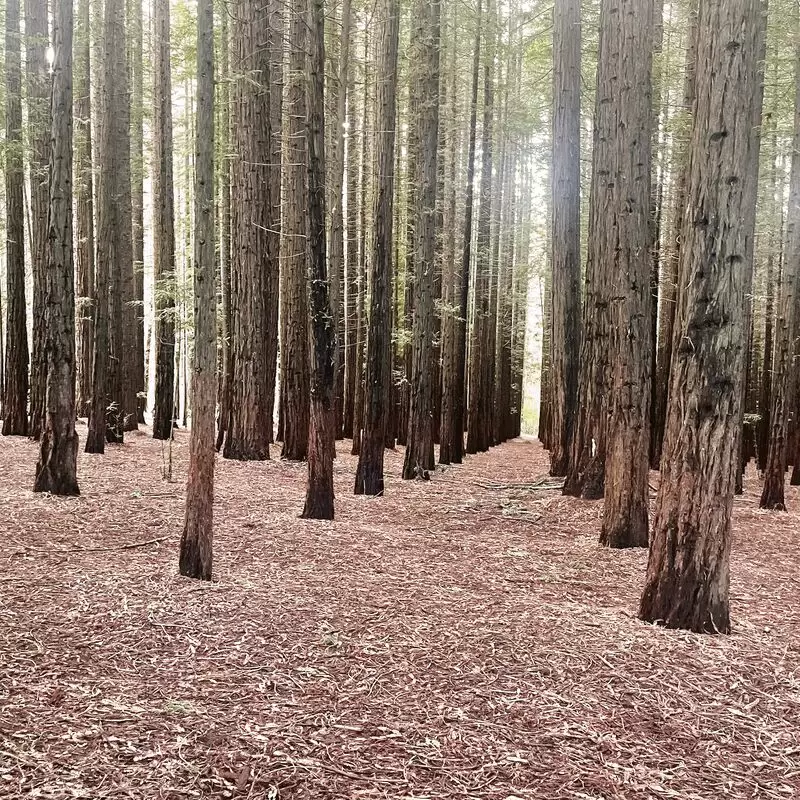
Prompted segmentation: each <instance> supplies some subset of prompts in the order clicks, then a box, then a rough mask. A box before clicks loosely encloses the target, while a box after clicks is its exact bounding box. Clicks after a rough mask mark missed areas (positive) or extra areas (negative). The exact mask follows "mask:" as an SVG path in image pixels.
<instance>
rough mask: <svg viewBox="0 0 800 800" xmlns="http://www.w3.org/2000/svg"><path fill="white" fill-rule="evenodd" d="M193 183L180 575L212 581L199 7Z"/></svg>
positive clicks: (210, 82)
mask: <svg viewBox="0 0 800 800" xmlns="http://www.w3.org/2000/svg"><path fill="white" fill-rule="evenodd" d="M196 125H197V127H196V131H195V178H194V210H195V223H194V224H195V232H194V233H195V235H194V325H195V338H194V358H193V364H192V430H191V433H190V438H189V478H188V480H187V483H186V515H185V518H184V525H183V536H182V537H181V551H180V560H179V568H180V573H181V575H188V576H189V577H190V578H201V579H203V580H211V570H212V540H213V532H214V414H215V410H216V409H215V405H216V397H215V395H216V375H215V373H216V360H217V297H216V290H215V287H214V271H215V263H214V259H215V256H214V6H213V0H199V2H198V4H197V121H196Z"/></svg>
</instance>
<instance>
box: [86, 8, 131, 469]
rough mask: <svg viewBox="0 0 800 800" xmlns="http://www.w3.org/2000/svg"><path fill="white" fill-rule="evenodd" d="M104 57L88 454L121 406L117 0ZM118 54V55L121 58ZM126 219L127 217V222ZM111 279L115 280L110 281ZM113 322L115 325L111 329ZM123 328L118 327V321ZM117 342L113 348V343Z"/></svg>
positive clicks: (110, 431) (99, 446) (113, 427)
mask: <svg viewBox="0 0 800 800" xmlns="http://www.w3.org/2000/svg"><path fill="white" fill-rule="evenodd" d="M102 39H103V59H102V81H101V86H100V96H101V110H100V113H99V114H98V120H99V121H100V126H99V127H100V148H99V150H100V156H99V158H98V163H99V164H100V166H101V169H100V173H99V175H98V178H97V257H96V262H95V271H96V274H95V314H94V354H93V359H92V362H93V369H92V406H91V408H90V410H89V426H88V432H87V436H86V448H85V449H86V452H87V453H103V452H104V450H105V442H106V440H108V441H117V440H118V437H119V435H120V433H121V425H119V413H120V411H121V406H122V397H121V390H122V383H121V371H120V370H119V369H118V366H119V362H118V360H117V361H116V362H115V358H116V359H118V358H119V344H120V339H121V329H120V330H116V321H119V322H120V323H121V298H120V296H119V292H118V291H115V292H113V295H114V308H113V311H112V308H111V295H112V292H111V289H112V286H113V287H114V288H115V289H118V286H117V282H116V278H117V267H116V266H115V265H116V264H117V261H118V259H120V258H121V257H122V254H121V253H120V247H119V228H120V225H121V224H123V221H122V220H120V214H119V199H120V186H119V173H120V169H121V166H120V148H119V147H118V135H119V115H120V106H121V102H122V101H121V98H120V84H121V78H120V76H119V74H118V73H119V69H120V66H121V65H124V52H125V51H124V46H125V45H124V7H123V3H122V2H121V0H105V7H104V9H103V37H102ZM120 53H122V57H121V56H120ZM125 222H127V221H125ZM112 279H113V283H112ZM112 322H114V329H112ZM120 328H121V325H120ZM115 345H116V347H115Z"/></svg>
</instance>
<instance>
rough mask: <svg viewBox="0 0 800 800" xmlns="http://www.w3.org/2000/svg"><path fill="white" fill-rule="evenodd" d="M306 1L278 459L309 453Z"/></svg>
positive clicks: (291, 152) (293, 104) (296, 100)
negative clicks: (280, 444)
mask: <svg viewBox="0 0 800 800" xmlns="http://www.w3.org/2000/svg"><path fill="white" fill-rule="evenodd" d="M308 20H309V15H308V2H307V0H297V1H296V2H295V3H293V5H292V16H291V20H290V29H291V44H290V46H291V53H290V56H289V59H290V60H289V88H288V92H287V95H286V105H287V121H288V132H287V134H288V135H287V137H286V154H285V158H286V164H285V170H284V171H285V173H286V193H285V207H284V215H283V219H284V223H283V224H284V232H285V236H284V239H283V244H284V257H283V261H282V266H283V270H282V274H281V279H282V280H281V283H282V288H281V327H282V330H281V433H282V437H281V440H282V441H283V448H282V449H281V457H282V458H286V459H289V460H291V461H303V460H304V459H305V458H306V455H307V454H308V426H309V414H310V392H311V380H310V376H309V367H310V365H311V359H310V354H309V342H308V335H309V325H308V319H309V317H308V263H307V262H308V256H309V249H308V239H307V236H308V219H307V214H308V199H309V194H308V187H307V180H308V166H307V158H308V157H307V147H306V137H307V130H306V128H307V123H306V118H307V109H306V80H307V78H306V73H307V69H308V59H307V48H308V43H309V39H308V36H307V31H308Z"/></svg>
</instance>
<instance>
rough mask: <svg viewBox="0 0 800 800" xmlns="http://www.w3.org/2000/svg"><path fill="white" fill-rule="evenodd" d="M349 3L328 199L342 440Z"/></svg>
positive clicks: (344, 17)
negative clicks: (344, 188) (345, 126)
mask: <svg viewBox="0 0 800 800" xmlns="http://www.w3.org/2000/svg"><path fill="white" fill-rule="evenodd" d="M350 27H351V25H350V0H342V11H341V45H340V51H339V63H338V69H337V74H336V79H335V99H336V106H335V114H334V117H333V158H332V159H331V168H330V179H331V190H330V197H331V203H332V206H331V208H330V257H329V261H330V275H329V284H330V301H331V308H332V311H333V322H334V329H335V332H336V343H335V345H336V358H335V360H336V388H335V391H334V395H335V398H336V401H335V403H336V407H335V410H334V425H335V429H336V438H337V439H341V438H342V436H343V428H344V373H345V363H344V362H345V358H344V356H345V352H344V337H345V314H346V309H345V261H344V259H345V250H344V192H343V187H344V168H345V158H344V157H345V135H344V134H345V129H344V125H345V114H346V112H347V99H348V87H349V83H350V82H349V70H350Z"/></svg>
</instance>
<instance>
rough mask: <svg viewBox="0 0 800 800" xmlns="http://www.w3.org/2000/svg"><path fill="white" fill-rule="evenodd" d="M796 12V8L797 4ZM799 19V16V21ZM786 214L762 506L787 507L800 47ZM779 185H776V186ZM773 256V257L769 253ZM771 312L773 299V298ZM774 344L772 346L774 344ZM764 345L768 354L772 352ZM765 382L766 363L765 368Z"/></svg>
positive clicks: (799, 244) (797, 270)
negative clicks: (785, 250) (784, 251)
mask: <svg viewBox="0 0 800 800" xmlns="http://www.w3.org/2000/svg"><path fill="white" fill-rule="evenodd" d="M795 13H797V10H796V9H795ZM797 25H798V22H797V20H795V26H796V27H797ZM789 181H790V185H789V209H788V214H787V218H786V237H787V244H788V248H787V249H788V252H787V257H786V259H785V261H784V263H783V274H782V276H781V280H780V297H779V302H778V314H777V319H776V320H775V355H774V359H773V361H772V376H771V381H770V395H769V396H771V402H772V407H771V409H770V414H769V447H768V454H767V460H766V465H765V469H764V488H763V491H762V492H761V500H760V503H759V505H760V507H761V508H768V509H772V510H773V511H785V510H786V500H785V497H784V484H785V474H786V464H787V460H788V449H789V438H788V433H789V412H790V409H791V403H792V388H793V387H792V380H791V378H792V358H793V355H794V353H793V350H794V341H795V336H796V334H797V316H796V315H797V302H798V280H800V277H798V276H800V267H799V266H798V265H800V49H798V51H797V54H796V56H795V108H794V138H793V142H792V170H791V176H790V179H789ZM772 189H773V191H774V186H773V187H772ZM768 257H772V254H771V253H770V254H769V256H768ZM768 313H769V304H768ZM770 349H771V348H770ZM768 355H769V353H768V351H765V356H764V357H765V359H766V358H767V357H768ZM764 373H765V379H764V382H766V374H767V368H766V366H765V369H764Z"/></svg>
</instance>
